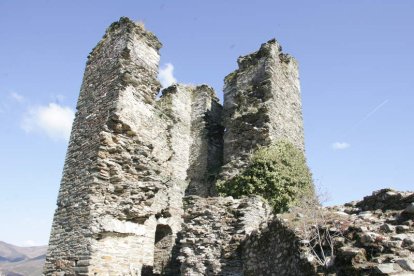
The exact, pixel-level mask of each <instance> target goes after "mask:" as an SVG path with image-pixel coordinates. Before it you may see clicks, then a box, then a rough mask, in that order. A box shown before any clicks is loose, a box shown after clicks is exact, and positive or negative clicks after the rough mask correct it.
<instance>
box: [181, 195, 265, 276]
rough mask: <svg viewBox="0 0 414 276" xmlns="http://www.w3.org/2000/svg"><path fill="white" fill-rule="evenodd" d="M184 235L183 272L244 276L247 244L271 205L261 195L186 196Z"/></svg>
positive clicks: (182, 242)
mask: <svg viewBox="0 0 414 276" xmlns="http://www.w3.org/2000/svg"><path fill="white" fill-rule="evenodd" d="M184 201H185V203H184V205H185V214H184V226H183V227H184V228H183V230H182V232H181V235H180V240H179V243H180V247H181V250H180V254H179V256H178V260H179V261H180V263H181V267H180V269H181V275H243V266H244V264H243V259H242V257H243V254H242V253H243V246H244V242H245V240H246V238H247V237H248V236H249V234H251V233H252V232H253V231H255V230H257V229H259V228H260V226H261V224H263V223H265V222H266V221H267V219H268V218H269V216H270V214H271V208H270V207H269V206H268V205H267V204H266V203H265V202H264V201H263V200H262V199H260V198H259V197H251V198H242V199H233V198H231V197H226V198H222V197H211V198H201V197H197V196H190V197H186V198H185V199H184Z"/></svg>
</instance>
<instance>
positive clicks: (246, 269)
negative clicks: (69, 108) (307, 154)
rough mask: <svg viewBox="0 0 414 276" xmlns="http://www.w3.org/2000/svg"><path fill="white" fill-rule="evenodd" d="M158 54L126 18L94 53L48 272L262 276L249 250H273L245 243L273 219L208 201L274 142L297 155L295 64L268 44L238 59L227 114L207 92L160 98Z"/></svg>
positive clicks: (172, 91)
mask: <svg viewBox="0 0 414 276" xmlns="http://www.w3.org/2000/svg"><path fill="white" fill-rule="evenodd" d="M160 48H161V43H160V42H159V41H158V39H157V38H156V37H155V36H154V35H153V34H152V33H150V32H148V31H147V30H145V29H144V28H143V26H141V25H139V24H136V23H134V22H132V21H131V20H129V19H127V18H121V19H120V20H119V21H118V22H115V23H113V24H112V25H111V26H110V27H109V28H108V29H107V31H106V33H105V35H104V37H103V38H102V40H101V41H100V42H99V43H98V45H97V46H96V47H95V48H94V49H93V51H92V52H91V54H90V55H89V57H88V61H87V64H86V70H85V74H84V78H83V83H82V87H81V91H80V95H79V99H78V104H77V113H76V117H75V121H74V123H73V129H72V133H71V138H70V142H69V147H68V152H67V155H66V161H65V167H64V171H63V177H62V182H61V187H60V191H59V196H58V200H57V210H56V212H55V216H54V220H53V225H52V232H51V236H50V241H49V248H48V253H47V257H46V264H45V268H44V274H45V275H62V276H63V275H243V274H244V273H246V275H251V274H249V273H250V272H251V273H255V274H258V275H259V274H260V272H259V271H260V270H258V269H260V267H259V268H257V267H256V266H255V265H256V264H255V263H256V259H255V258H256V257H255V256H256V255H255V253H254V252H256V251H257V252H258V254H263V255H268V254H276V253H275V252H274V251H261V253H259V251H258V249H257V244H258V242H259V244H262V243H260V242H261V241H262V240H266V237H265V238H263V236H260V237H257V240H258V242H256V241H255V242H250V241H251V239H253V238H254V237H255V235H257V233H259V232H260V233H261V230H260V229H263V227H264V225H267V224H268V223H269V221H270V220H271V219H272V214H271V212H270V208H269V207H268V206H267V204H266V203H265V202H264V201H263V200H262V199H260V198H258V197H251V198H242V199H232V198H221V197H214V196H215V195H216V192H215V181H216V180H217V179H220V178H225V179H227V178H229V177H232V176H234V175H235V174H237V173H238V172H240V171H241V170H242V169H243V168H244V167H245V166H246V165H247V163H248V161H249V156H250V155H251V154H252V152H253V151H254V150H255V149H256V148H257V147H259V146H267V145H269V144H271V143H272V142H275V141H277V140H279V139H284V140H288V141H290V142H292V143H293V144H294V145H296V146H297V147H298V148H299V149H301V150H304V134H303V123H302V113H301V100H300V89H299V78H298V68H297V63H296V61H295V60H294V59H293V58H291V57H289V56H288V55H286V54H283V53H282V52H281V47H280V46H279V44H278V43H277V42H276V41H275V40H271V41H269V42H267V43H265V44H263V45H262V46H261V48H260V50H259V51H257V52H255V53H252V54H250V55H247V56H244V57H240V58H239V60H238V64H239V69H238V70H236V71H235V72H233V73H231V74H230V75H228V76H227V77H226V79H225V86H224V107H222V106H221V105H220V103H219V100H218V98H217V97H216V95H215V92H214V90H213V89H212V88H211V87H209V86H207V85H198V86H192V85H183V84H174V85H172V86H171V87H168V88H165V89H163V90H162V93H161V94H162V95H161V96H160V97H159V98H158V97H157V95H158V94H159V92H160V89H161V87H160V84H159V82H158V80H157V75H158V63H159V50H160ZM272 225H273V224H272ZM269 229H275V230H274V231H275V233H276V232H277V233H279V232H278V231H281V230H280V229H279V228H278V227H276V228H275V227H273V228H272V227H269ZM272 231H273V230H272ZM270 233H272V232H270ZM281 233H284V232H283V231H282V232H281ZM289 233H290V232H289ZM276 235H279V234H276ZM279 236H281V238H280V239H284V237H290V236H289V235H287V236H286V235H284V234H280V235H279ZM286 239H289V238H286ZM278 241H279V240H274V239H273V240H271V242H272V244H276V243H277V242H278ZM281 242H285V241H281ZM291 242H292V241H290V240H288V241H287V244H288V245H289V244H291ZM288 247H289V246H288ZM288 247H281V248H282V249H281V250H284V251H283V252H285V251H286V250H288ZM280 252H282V251H280ZM280 252H277V254H279V253H280ZM282 254H284V253H282ZM291 255H292V256H293V257H292V258H290V257H286V258H288V259H289V258H290V259H289V260H292V261H291V262H288V264H287V265H288V267H290V269H292V270H291V271H300V270H301V266H300V265H301V261H300V260H299V259H297V254H296V253H294V252H293V253H292V254H291ZM258 256H259V255H258ZM270 259H272V258H269V260H270ZM278 260H284V259H283V258H282V259H280V258H279V257H278ZM281 263H282V262H280V263H277V264H274V263H271V264H263V265H264V267H266V269H267V271H271V270H272V269H273V268H274V267H277V269H286V267H283V268H280V267H279V266H281ZM292 267H296V268H295V269H296V270H294V269H293V268H292ZM280 271H282V270H280ZM266 273H267V272H266ZM266 273H264V274H263V275H271V274H266ZM269 273H273V271H271V272H269ZM275 275H278V274H275ZM298 275H299V274H298ZM304 275H305V274H304Z"/></svg>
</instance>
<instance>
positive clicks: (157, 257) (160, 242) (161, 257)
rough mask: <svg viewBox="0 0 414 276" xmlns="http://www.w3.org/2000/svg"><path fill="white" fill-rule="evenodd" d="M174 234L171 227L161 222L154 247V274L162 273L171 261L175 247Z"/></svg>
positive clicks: (156, 232)
mask: <svg viewBox="0 0 414 276" xmlns="http://www.w3.org/2000/svg"><path fill="white" fill-rule="evenodd" d="M173 245H174V244H173V235H172V230H171V227H170V226H168V225H163V224H159V225H157V229H156V231H155V247H154V267H153V273H154V275H162V274H163V273H164V272H165V268H166V266H167V265H168V263H169V262H170V259H171V251H172V247H173Z"/></svg>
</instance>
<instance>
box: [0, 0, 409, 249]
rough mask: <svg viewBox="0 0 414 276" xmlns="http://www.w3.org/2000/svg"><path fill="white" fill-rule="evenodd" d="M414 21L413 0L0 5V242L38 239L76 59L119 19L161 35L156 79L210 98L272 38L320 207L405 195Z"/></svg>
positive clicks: (71, 103) (74, 90) (59, 164)
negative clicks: (288, 71)
mask: <svg viewBox="0 0 414 276" xmlns="http://www.w3.org/2000/svg"><path fill="white" fill-rule="evenodd" d="M413 13H414V1H410V0H407V1H404V0H399V1H376V0H370V1H368V0H354V1H337V0H326V1H307V0H303V1H270V0H269V1H261V0H258V1H254V2H253V1H240V0H239V1H236V0H234V1H225V0H221V1H194V0H193V1H137V0H135V1H122V3H121V1H102V0H100V1H97V0H96V1H79V0H75V1H73V0H72V1H42V0H39V1H18V0H13V1H11V0H2V1H0V26H1V28H0V37H1V43H0V133H1V135H0V172H1V178H0V188H1V190H0V222H1V224H2V225H1V227H0V240H3V241H6V242H11V243H14V244H18V245H31V244H46V243H47V241H48V237H49V231H50V227H51V221H52V217H53V212H54V209H55V203H56V197H57V191H58V188H59V182H60V177H61V173H62V168H63V161H64V157H65V153H66V147H67V140H66V137H67V133H68V130H69V129H70V123H71V119H72V118H73V112H74V108H75V103H76V100H77V97H78V93H79V88H80V85H81V81H82V75H83V71H84V66H85V62H86V57H87V55H88V53H89V52H90V51H91V49H92V48H93V47H94V46H95V45H96V43H97V42H98V41H99V40H100V38H101V37H102V35H103V34H104V31H105V29H106V27H107V26H109V24H110V23H111V22H113V21H116V20H118V19H119V17H120V16H128V17H130V18H131V19H133V20H140V21H143V22H144V23H145V26H146V28H147V29H149V30H151V31H152V32H154V33H155V34H156V35H157V36H158V38H159V39H160V40H161V41H162V43H163V44H164V47H163V48H162V50H161V66H162V67H163V68H164V69H165V70H164V71H163V72H164V75H163V76H164V77H166V80H168V78H169V79H170V80H171V79H172V78H175V79H176V80H177V81H178V82H184V83H194V84H198V83H207V84H210V85H212V86H213V87H214V88H215V90H216V91H217V93H218V94H219V95H221V94H222V92H221V91H222V86H223V78H224V76H225V75H227V74H228V73H229V72H231V71H233V70H234V69H235V68H236V59H237V57H238V56H240V55H244V54H247V53H249V52H252V51H254V50H257V49H258V48H259V46H260V44H261V43H263V42H266V41H267V40H269V39H271V38H273V37H275V38H276V39H277V40H278V41H279V42H280V43H281V44H282V46H283V48H284V51H285V52H287V53H289V54H291V55H293V56H294V57H296V59H297V60H298V61H299V65H300V76H301V86H302V100H303V112H304V121H305V137H306V138H305V139H306V151H307V157H308V161H309V165H310V167H311V169H312V171H313V174H314V178H315V181H316V183H317V185H320V186H323V187H324V188H325V189H327V190H328V192H329V194H330V198H331V201H330V202H328V203H330V204H338V203H344V202H347V201H351V200H356V199H360V198H361V197H363V196H364V195H368V194H370V193H371V192H372V191H373V190H376V189H380V188H384V187H393V188H396V189H399V190H414V173H413V168H414V166H413V162H412V156H414V145H413V141H414V129H413V119H414V108H413V103H414V93H413V87H414V77H413V76H414V52H413V50H412V49H413V45H414V36H413V34H414V17H413V16H412V15H413ZM167 64H171V65H172V66H168V65H167Z"/></svg>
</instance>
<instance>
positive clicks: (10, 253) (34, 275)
mask: <svg viewBox="0 0 414 276" xmlns="http://www.w3.org/2000/svg"><path fill="white" fill-rule="evenodd" d="M46 250H47V246H30V247H20V246H15V245H12V244H8V243H5V242H2V241H0V276H40V275H42V269H43V264H44V262H45V258H46Z"/></svg>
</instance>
